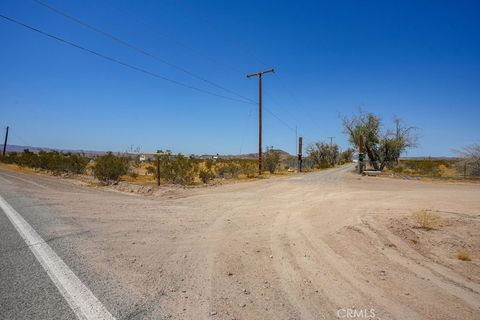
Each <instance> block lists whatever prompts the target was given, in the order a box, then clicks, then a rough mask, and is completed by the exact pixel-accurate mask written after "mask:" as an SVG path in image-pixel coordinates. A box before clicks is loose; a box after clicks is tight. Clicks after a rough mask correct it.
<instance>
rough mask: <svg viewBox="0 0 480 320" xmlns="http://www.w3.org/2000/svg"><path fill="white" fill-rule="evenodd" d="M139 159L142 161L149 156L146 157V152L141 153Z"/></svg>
mask: <svg viewBox="0 0 480 320" xmlns="http://www.w3.org/2000/svg"><path fill="white" fill-rule="evenodd" d="M138 160H140V161H145V160H147V157H146V156H145V155H144V154H141V155H140V156H139V157H138Z"/></svg>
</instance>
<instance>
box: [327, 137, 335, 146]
mask: <svg viewBox="0 0 480 320" xmlns="http://www.w3.org/2000/svg"><path fill="white" fill-rule="evenodd" d="M327 138H329V139H330V147H331V146H332V145H333V139H335V137H327Z"/></svg>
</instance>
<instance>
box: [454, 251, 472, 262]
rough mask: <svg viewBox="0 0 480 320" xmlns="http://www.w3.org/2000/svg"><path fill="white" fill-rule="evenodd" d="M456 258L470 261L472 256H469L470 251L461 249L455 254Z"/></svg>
mask: <svg viewBox="0 0 480 320" xmlns="http://www.w3.org/2000/svg"><path fill="white" fill-rule="evenodd" d="M457 258H458V260H462V261H471V260H472V258H470V253H469V252H468V251H467V250H461V251H460V252H459V253H458V254H457Z"/></svg>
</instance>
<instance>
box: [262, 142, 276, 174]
mask: <svg viewBox="0 0 480 320" xmlns="http://www.w3.org/2000/svg"><path fill="white" fill-rule="evenodd" d="M279 164H280V152H278V151H276V150H273V148H270V149H267V152H265V158H264V161H263V166H264V168H265V169H267V170H268V171H269V172H270V173H275V171H276V170H277V167H278V165H279Z"/></svg>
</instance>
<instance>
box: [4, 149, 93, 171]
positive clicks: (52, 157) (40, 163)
mask: <svg viewBox="0 0 480 320" xmlns="http://www.w3.org/2000/svg"><path fill="white" fill-rule="evenodd" d="M2 161H4V162H7V163H15V164H18V165H20V166H22V167H30V168H34V169H39V170H45V171H49V172H52V173H54V174H60V173H73V174H81V173H84V172H85V169H86V167H87V164H88V162H89V161H90V159H89V158H87V157H85V156H83V155H79V154H74V153H62V152H58V151H48V152H47V151H39V152H38V153H34V152H31V151H30V150H28V149H25V150H24V151H23V152H22V153H21V154H19V155H18V154H17V153H13V152H12V153H11V154H9V155H7V156H5V157H4V158H2Z"/></svg>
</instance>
